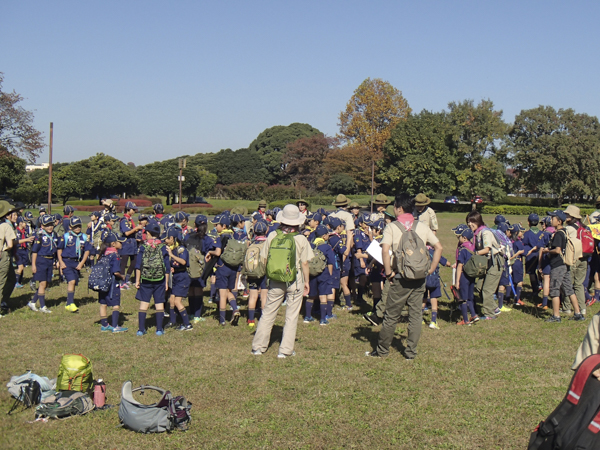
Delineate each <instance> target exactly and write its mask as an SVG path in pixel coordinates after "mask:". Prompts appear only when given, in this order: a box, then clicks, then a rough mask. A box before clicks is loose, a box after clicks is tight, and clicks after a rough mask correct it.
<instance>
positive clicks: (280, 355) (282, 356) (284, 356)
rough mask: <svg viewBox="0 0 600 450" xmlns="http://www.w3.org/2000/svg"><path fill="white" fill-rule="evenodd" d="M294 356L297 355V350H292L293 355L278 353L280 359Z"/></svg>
mask: <svg viewBox="0 0 600 450" xmlns="http://www.w3.org/2000/svg"><path fill="white" fill-rule="evenodd" d="M292 356H296V352H292V354H291V355H284V354H283V353H278V354H277V357H278V358H279V359H285V358H289V357H292Z"/></svg>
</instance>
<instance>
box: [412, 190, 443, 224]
mask: <svg viewBox="0 0 600 450" xmlns="http://www.w3.org/2000/svg"><path fill="white" fill-rule="evenodd" d="M430 203H431V200H430V199H429V197H427V196H426V195H425V194H423V193H421V194H418V195H417V196H416V197H415V219H419V222H423V223H424V224H425V225H427V226H428V227H429V229H430V230H431V231H433V232H434V233H436V232H437V229H438V221H437V216H436V215H435V212H434V211H433V209H431V208H430V207H429V204H430Z"/></svg>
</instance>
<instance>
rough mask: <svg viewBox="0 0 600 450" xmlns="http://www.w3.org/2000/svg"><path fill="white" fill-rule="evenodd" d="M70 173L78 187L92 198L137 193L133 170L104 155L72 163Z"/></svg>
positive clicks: (136, 182) (136, 181)
mask: <svg viewBox="0 0 600 450" xmlns="http://www.w3.org/2000/svg"><path fill="white" fill-rule="evenodd" d="M72 173H73V176H74V177H75V178H76V180H77V182H78V183H79V185H80V187H81V188H82V189H83V190H84V191H85V192H86V193H87V194H89V195H92V196H94V197H96V196H98V197H105V196H107V195H117V194H121V193H123V192H124V193H126V194H127V195H133V194H136V193H137V192H138V191H139V190H138V178H137V176H136V172H135V169H134V168H132V167H130V166H128V165H127V164H125V163H123V162H122V161H119V160H118V159H116V158H113V157H112V156H109V155H105V154H104V153H98V154H96V155H95V156H92V157H90V158H88V159H84V160H82V161H77V162H76V163H73V171H72Z"/></svg>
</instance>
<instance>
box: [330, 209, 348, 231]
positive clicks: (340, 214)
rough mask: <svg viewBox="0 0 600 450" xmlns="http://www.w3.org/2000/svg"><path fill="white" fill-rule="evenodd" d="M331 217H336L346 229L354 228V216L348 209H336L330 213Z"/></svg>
mask: <svg viewBox="0 0 600 450" xmlns="http://www.w3.org/2000/svg"><path fill="white" fill-rule="evenodd" d="M330 216H331V217H337V218H338V219H340V220H341V221H342V222H344V225H345V227H346V231H351V230H354V217H353V216H352V214H351V213H349V212H348V211H345V210H343V209H338V210H337V211H336V212H334V213H331V214H330Z"/></svg>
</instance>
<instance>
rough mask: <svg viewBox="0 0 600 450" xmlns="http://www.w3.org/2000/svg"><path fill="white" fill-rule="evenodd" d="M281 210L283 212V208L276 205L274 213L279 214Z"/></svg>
mask: <svg viewBox="0 0 600 450" xmlns="http://www.w3.org/2000/svg"><path fill="white" fill-rule="evenodd" d="M280 212H281V208H279V207H275V208H273V214H274V215H277V214H279V213H280Z"/></svg>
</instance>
